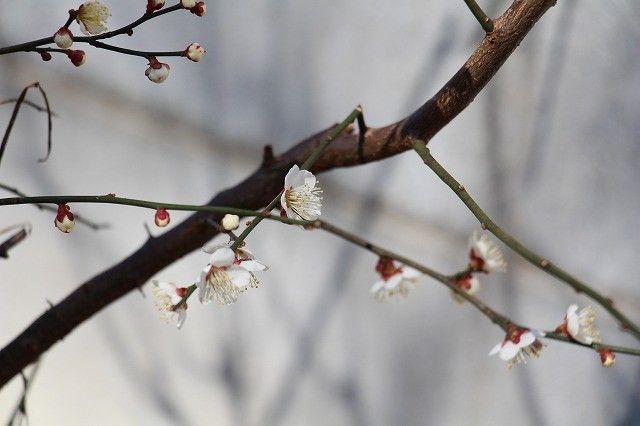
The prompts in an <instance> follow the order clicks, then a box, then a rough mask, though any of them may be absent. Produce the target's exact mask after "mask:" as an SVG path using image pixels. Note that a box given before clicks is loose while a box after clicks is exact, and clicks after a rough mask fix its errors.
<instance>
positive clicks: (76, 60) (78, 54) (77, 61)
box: [67, 50, 87, 67]
mask: <svg viewBox="0 0 640 426" xmlns="http://www.w3.org/2000/svg"><path fill="white" fill-rule="evenodd" d="M67 56H68V57H69V60H71V63H72V64H73V65H75V66H76V67H79V66H80V65H82V64H84V62H85V60H86V59H87V55H86V54H85V53H84V50H67Z"/></svg>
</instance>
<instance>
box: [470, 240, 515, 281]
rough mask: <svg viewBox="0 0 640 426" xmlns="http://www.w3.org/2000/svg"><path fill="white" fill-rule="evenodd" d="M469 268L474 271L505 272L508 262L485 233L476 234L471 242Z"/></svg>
mask: <svg viewBox="0 0 640 426" xmlns="http://www.w3.org/2000/svg"><path fill="white" fill-rule="evenodd" d="M469 245H470V247H471V249H470V251H469V267H470V268H471V269H472V270H474V271H482V272H486V273H489V272H493V271H499V272H504V271H506V270H507V262H506V261H505V260H504V256H503V255H502V252H501V251H500V249H499V248H498V247H497V246H496V245H495V243H494V242H493V241H492V240H491V239H490V238H489V236H488V235H487V234H485V233H483V232H474V233H473V235H472V236H471V238H470V240H469Z"/></svg>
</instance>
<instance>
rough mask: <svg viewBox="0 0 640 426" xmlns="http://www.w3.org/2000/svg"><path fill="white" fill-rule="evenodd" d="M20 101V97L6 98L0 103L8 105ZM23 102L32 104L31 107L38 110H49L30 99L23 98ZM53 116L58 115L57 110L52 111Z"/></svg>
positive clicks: (28, 104)
mask: <svg viewBox="0 0 640 426" xmlns="http://www.w3.org/2000/svg"><path fill="white" fill-rule="evenodd" d="M16 102H18V98H9V99H5V100H3V101H0V105H7V104H13V103H16ZM22 103H23V104H24V105H27V106H30V107H31V108H33V109H35V110H36V111H40V112H47V108H45V107H43V106H42V105H38V104H37V103H35V102H32V101H30V100H28V99H23V100H22ZM51 116H52V117H57V116H58V114H56V113H55V112H53V111H51Z"/></svg>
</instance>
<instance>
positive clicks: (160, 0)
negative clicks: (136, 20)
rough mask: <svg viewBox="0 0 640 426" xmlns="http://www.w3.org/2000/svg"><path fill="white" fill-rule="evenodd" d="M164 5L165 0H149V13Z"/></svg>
mask: <svg viewBox="0 0 640 426" xmlns="http://www.w3.org/2000/svg"><path fill="white" fill-rule="evenodd" d="M163 6H164V0H147V13H153V11H154V10H160V9H162V7H163Z"/></svg>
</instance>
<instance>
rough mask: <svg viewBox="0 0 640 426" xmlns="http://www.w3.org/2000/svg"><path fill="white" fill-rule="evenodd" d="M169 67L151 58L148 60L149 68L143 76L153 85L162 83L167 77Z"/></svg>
mask: <svg viewBox="0 0 640 426" xmlns="http://www.w3.org/2000/svg"><path fill="white" fill-rule="evenodd" d="M169 71H170V68H169V65H168V64H165V63H162V62H159V61H158V60H157V59H156V58H154V57H153V56H152V57H150V58H149V68H147V70H146V71H145V72H144V75H146V76H147V78H148V79H149V80H151V81H153V82H154V83H162V82H163V81H165V80H166V79H167V77H168V76H169Z"/></svg>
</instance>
